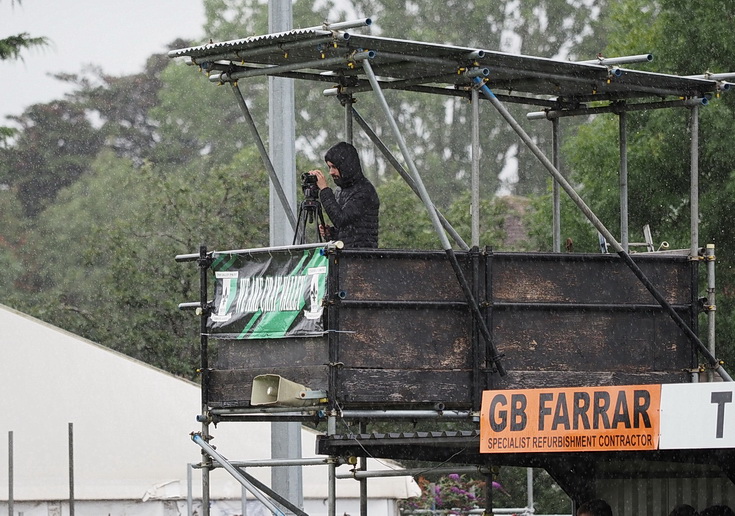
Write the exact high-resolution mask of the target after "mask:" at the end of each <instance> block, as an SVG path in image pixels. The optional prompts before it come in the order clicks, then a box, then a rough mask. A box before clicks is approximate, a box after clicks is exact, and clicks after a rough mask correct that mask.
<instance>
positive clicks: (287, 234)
mask: <svg viewBox="0 0 735 516" xmlns="http://www.w3.org/2000/svg"><path fill="white" fill-rule="evenodd" d="M292 26H293V11H292V3H291V0H269V1H268V28H269V32H270V33H276V32H285V31H288V30H291V28H292ZM268 86H269V88H268V115H269V119H268V120H269V135H270V145H269V148H270V160H271V162H273V163H274V168H275V170H276V174H277V175H278V176H279V180H280V182H281V184H282V185H284V187H283V190H284V194H285V198H286V201H285V202H281V203H280V205H279V204H278V203H276V202H275V199H274V196H273V193H276V190H275V182H273V181H272V182H271V196H270V199H271V202H270V217H271V219H270V220H271V223H270V244H271V245H287V244H289V243H292V240H293V235H294V234H295V232H296V224H294V225H293V226H289V224H288V223H289V222H290V220H291V218H292V217H293V214H294V208H293V207H294V206H296V157H295V154H296V148H295V140H296V135H295V120H294V86H293V79H287V78H283V77H273V76H269V77H268ZM291 229H293V232H291V231H290V230H291ZM271 456H272V457H273V458H284V459H285V458H291V459H293V458H301V423H298V422H275V421H274V422H273V423H271ZM302 475H303V473H302V468H301V467H300V466H289V467H285V468H273V469H272V470H271V482H272V486H273V490H274V491H276V492H278V493H282V494H283V495H284V497H285V498H286V499H288V500H289V501H290V502H291V503H293V504H294V505H296V506H298V507H303V506H304V493H303V476H302Z"/></svg>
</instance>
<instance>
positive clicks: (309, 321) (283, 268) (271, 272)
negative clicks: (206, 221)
mask: <svg viewBox="0 0 735 516" xmlns="http://www.w3.org/2000/svg"><path fill="white" fill-rule="evenodd" d="M328 263H329V262H328V259H327V257H326V256H324V254H323V250H322V249H321V248H315V249H306V250H299V251H298V252H289V251H274V252H270V253H253V254H219V255H216V256H215V260H214V262H213V263H212V266H211V268H212V270H213V271H214V277H215V294H214V308H213V310H212V314H211V315H210V317H209V320H208V329H209V335H210V336H211V337H213V338H219V339H279V338H284V337H312V336H319V335H322V334H323V333H324V325H323V323H322V312H323V310H324V307H323V306H322V300H323V299H324V295H325V291H326V285H327V269H328Z"/></svg>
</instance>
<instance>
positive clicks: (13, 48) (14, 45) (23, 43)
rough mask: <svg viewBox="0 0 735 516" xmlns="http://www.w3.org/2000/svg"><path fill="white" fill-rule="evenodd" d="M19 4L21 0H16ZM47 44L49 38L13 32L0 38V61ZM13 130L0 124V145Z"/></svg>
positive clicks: (11, 134)
mask: <svg viewBox="0 0 735 516" xmlns="http://www.w3.org/2000/svg"><path fill="white" fill-rule="evenodd" d="M15 1H16V0H11V1H10V4H11V5H15ZM17 1H18V5H21V3H22V2H21V0H17ZM48 44H49V40H48V39H47V38H45V37H38V36H37V37H32V36H31V35H30V34H28V33H27V32H21V33H20V34H13V35H10V36H5V37H3V38H0V61H9V60H17V59H23V55H22V52H23V51H24V50H29V49H32V48H43V47H45V46H47V45H48ZM13 134H15V131H14V130H13V129H12V128H10V127H3V126H0V145H3V144H5V142H6V141H7V139H8V138H10V137H11V136H13Z"/></svg>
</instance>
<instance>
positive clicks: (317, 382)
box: [209, 366, 328, 407]
mask: <svg viewBox="0 0 735 516" xmlns="http://www.w3.org/2000/svg"><path fill="white" fill-rule="evenodd" d="M261 374H277V375H280V376H283V377H284V378H286V379H288V380H291V381H292V382H296V383H300V384H301V385H304V386H306V387H308V388H310V389H314V390H317V389H320V390H327V387H328V368H327V366H320V367H316V366H314V367H279V368H271V367H268V368H253V369H227V370H213V371H210V377H209V379H210V382H209V399H210V405H212V406H215V407H218V406H237V407H247V406H249V405H250V393H251V390H252V387H253V378H255V377H256V376H258V375H261Z"/></svg>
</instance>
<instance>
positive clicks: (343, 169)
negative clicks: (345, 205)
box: [324, 142, 362, 188]
mask: <svg viewBox="0 0 735 516" xmlns="http://www.w3.org/2000/svg"><path fill="white" fill-rule="evenodd" d="M324 161H330V162H332V163H333V164H334V166H335V167H337V170H339V174H340V176H341V177H340V179H336V180H335V181H334V183H335V184H336V185H337V186H339V187H341V188H346V187H348V186H351V185H353V184H355V183H356V182H357V181H358V180H359V179H360V178H361V177H362V166H361V165H360V156H358V155H357V149H355V147H354V146H353V145H351V144H349V143H347V142H339V143H338V144H336V145H334V146H333V147H332V148H331V149H329V150H328V151H327V153H326V154H325V155H324Z"/></svg>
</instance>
